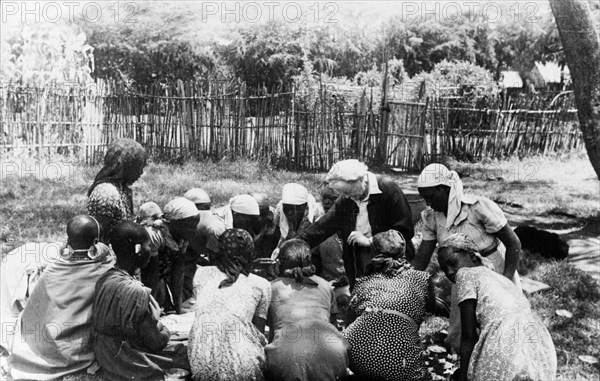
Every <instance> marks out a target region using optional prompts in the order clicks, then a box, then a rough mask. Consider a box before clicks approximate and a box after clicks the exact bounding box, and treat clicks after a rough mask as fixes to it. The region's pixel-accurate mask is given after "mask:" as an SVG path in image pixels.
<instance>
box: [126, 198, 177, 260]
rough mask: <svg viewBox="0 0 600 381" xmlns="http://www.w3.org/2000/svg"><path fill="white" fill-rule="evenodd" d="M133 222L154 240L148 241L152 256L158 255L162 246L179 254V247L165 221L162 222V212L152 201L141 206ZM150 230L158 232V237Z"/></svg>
mask: <svg viewBox="0 0 600 381" xmlns="http://www.w3.org/2000/svg"><path fill="white" fill-rule="evenodd" d="M135 222H136V223H138V224H140V225H142V226H143V227H145V228H146V230H147V231H148V234H150V236H151V237H154V238H155V239H152V240H150V247H151V248H152V255H153V256H155V255H158V251H159V249H160V247H161V246H163V245H164V246H165V247H166V248H168V249H169V250H171V251H172V252H179V245H177V243H176V242H175V240H174V239H173V237H172V236H171V232H170V231H169V229H168V228H167V226H166V223H165V220H163V212H162V210H161V209H160V206H158V204H156V203H155V202H152V201H150V202H146V203H144V204H142V205H141V206H140V210H139V212H138V215H137V217H136V218H135ZM152 230H158V231H160V235H158V236H156V235H154V232H153V231H152ZM157 237H158V238H157Z"/></svg>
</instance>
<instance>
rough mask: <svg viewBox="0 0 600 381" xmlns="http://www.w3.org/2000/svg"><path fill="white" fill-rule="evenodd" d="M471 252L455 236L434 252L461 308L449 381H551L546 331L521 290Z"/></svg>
mask: <svg viewBox="0 0 600 381" xmlns="http://www.w3.org/2000/svg"><path fill="white" fill-rule="evenodd" d="M475 247H476V246H475V243H474V242H473V241H472V240H471V239H470V238H469V237H468V236H466V235H465V234H461V233H456V234H452V235H451V236H449V237H448V239H446V241H445V242H444V244H443V245H442V246H441V247H440V250H439V253H438V258H439V261H440V266H441V268H442V270H443V271H444V272H445V273H446V276H447V277H448V279H450V281H452V282H454V283H455V284H456V289H457V295H458V300H457V302H458V306H459V308H460V321H461V340H460V358H461V360H460V369H459V371H458V372H459V373H458V375H457V376H458V377H454V378H455V379H459V380H467V379H468V380H471V381H478V380H498V381H502V380H505V381H512V380H554V379H555V378H556V352H555V349H554V344H553V343H552V338H551V337H550V334H549V333H548V330H547V329H546V327H545V326H544V324H543V323H542V322H541V321H540V319H539V318H538V317H537V316H536V315H535V314H534V313H533V312H532V311H531V306H530V305H529V301H528V300H527V298H526V297H525V296H524V295H523V293H522V292H521V290H520V288H519V287H518V286H517V285H515V284H514V283H513V282H511V281H510V279H508V278H506V277H504V276H502V275H501V274H498V273H497V272H495V271H493V270H491V269H490V268H491V267H492V264H490V263H487V260H486V258H483V257H481V255H479V254H478V253H476V252H475ZM484 262H485V263H486V264H487V266H484ZM477 328H479V333H478V332H477Z"/></svg>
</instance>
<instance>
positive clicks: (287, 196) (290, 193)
mask: <svg viewBox="0 0 600 381" xmlns="http://www.w3.org/2000/svg"><path fill="white" fill-rule="evenodd" d="M283 204H289V205H302V204H307V209H308V210H307V214H306V218H307V219H308V221H309V222H311V223H312V222H314V220H315V216H316V215H317V210H318V205H317V200H315V198H314V197H313V195H311V194H310V193H309V192H308V190H307V189H306V188H305V187H303V186H302V185H300V184H296V183H288V184H285V185H284V186H283V189H282V191H281V201H279V203H277V208H276V211H275V220H276V221H278V222H279V231H280V232H281V236H282V237H287V235H288V233H289V231H290V224H289V222H288V219H287V217H286V216H285V214H284V213H283ZM296 228H298V226H296Z"/></svg>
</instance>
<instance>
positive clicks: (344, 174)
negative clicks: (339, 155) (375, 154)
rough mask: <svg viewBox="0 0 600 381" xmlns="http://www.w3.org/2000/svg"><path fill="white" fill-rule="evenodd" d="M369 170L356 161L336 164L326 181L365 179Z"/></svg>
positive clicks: (343, 161)
mask: <svg viewBox="0 0 600 381" xmlns="http://www.w3.org/2000/svg"><path fill="white" fill-rule="evenodd" d="M368 169H369V168H368V167H367V166H366V165H365V164H364V163H361V162H360V161H358V160H356V159H349V160H342V161H338V162H337V163H335V164H334V165H333V166H332V167H331V169H330V170H329V173H327V176H325V181H327V182H329V181H335V180H341V181H356V180H358V179H361V178H363V177H364V176H365V175H366V174H367V170H368Z"/></svg>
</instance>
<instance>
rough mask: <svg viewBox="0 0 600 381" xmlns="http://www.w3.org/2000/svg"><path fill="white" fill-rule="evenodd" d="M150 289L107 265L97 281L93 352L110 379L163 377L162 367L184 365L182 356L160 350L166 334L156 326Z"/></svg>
mask: <svg viewBox="0 0 600 381" xmlns="http://www.w3.org/2000/svg"><path fill="white" fill-rule="evenodd" d="M151 303H153V304H154V305H157V303H156V301H154V299H153V298H152V296H151V295H150V289H148V288H146V287H144V286H143V285H142V283H141V282H139V281H137V280H135V279H134V278H133V277H132V276H131V275H129V274H127V273H126V272H125V271H123V270H120V269H116V268H113V269H110V270H108V272H106V274H104V275H103V276H102V277H101V278H100V280H98V283H97V284H96V291H95V296H94V306H93V312H92V319H93V326H94V336H95V339H94V353H95V355H96V359H97V360H98V363H99V364H100V367H101V368H102V370H103V371H104V372H105V373H104V374H103V376H105V377H107V378H109V379H110V380H162V379H164V372H163V370H166V369H169V368H187V369H189V365H187V364H186V360H185V357H184V356H183V357H181V358H179V359H178V360H177V361H176V360H174V358H173V357H171V356H173V353H172V352H171V353H170V355H171V356H169V354H166V353H164V352H160V351H161V350H162V349H163V348H164V347H165V346H166V345H167V341H168V337H165V335H161V332H163V331H162V330H163V329H164V328H163V329H161V328H159V327H158V320H157V317H156V316H155V314H154V312H153V309H152V307H151Z"/></svg>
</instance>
